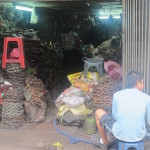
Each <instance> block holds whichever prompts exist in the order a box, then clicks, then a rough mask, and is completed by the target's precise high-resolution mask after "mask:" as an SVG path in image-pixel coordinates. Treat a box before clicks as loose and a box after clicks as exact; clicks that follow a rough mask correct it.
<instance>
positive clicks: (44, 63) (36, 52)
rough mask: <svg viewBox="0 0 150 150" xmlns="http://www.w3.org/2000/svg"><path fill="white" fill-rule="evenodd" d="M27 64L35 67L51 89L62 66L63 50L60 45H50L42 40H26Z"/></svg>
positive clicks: (38, 74)
mask: <svg viewBox="0 0 150 150" xmlns="http://www.w3.org/2000/svg"><path fill="white" fill-rule="evenodd" d="M24 47H25V55H26V60H27V66H28V67H31V68H35V71H36V73H37V76H38V77H39V78H40V79H41V80H42V81H43V82H44V83H45V84H46V85H47V87H48V88H49V89H50V88H52V87H54V86H55V85H56V84H57V82H58V78H56V76H57V75H59V74H60V71H61V68H62V58H63V55H62V51H61V49H60V48H59V47H50V46H48V45H46V44H44V43H41V42H40V41H31V40H26V39H25V40H24Z"/></svg>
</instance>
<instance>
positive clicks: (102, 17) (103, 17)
mask: <svg viewBox="0 0 150 150" xmlns="http://www.w3.org/2000/svg"><path fill="white" fill-rule="evenodd" d="M108 18H109V16H100V17H99V19H108Z"/></svg>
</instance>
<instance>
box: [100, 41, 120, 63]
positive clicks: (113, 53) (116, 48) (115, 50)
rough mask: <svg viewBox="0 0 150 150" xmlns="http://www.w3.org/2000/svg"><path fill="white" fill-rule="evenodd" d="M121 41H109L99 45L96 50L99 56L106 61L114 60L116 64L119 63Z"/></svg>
mask: <svg viewBox="0 0 150 150" xmlns="http://www.w3.org/2000/svg"><path fill="white" fill-rule="evenodd" d="M120 43H121V39H109V40H107V41H104V42H103V43H102V44H100V45H99V46H98V47H97V48H98V50H99V54H101V55H102V56H103V58H104V59H106V60H109V59H110V60H114V61H116V62H119V63H120V62H121V60H122V51H121V44H120Z"/></svg>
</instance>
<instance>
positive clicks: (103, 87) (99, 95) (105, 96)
mask: <svg viewBox="0 0 150 150" xmlns="http://www.w3.org/2000/svg"><path fill="white" fill-rule="evenodd" d="M117 90H118V83H117V82H116V81H114V80H112V79H111V77H109V76H107V75H105V76H103V77H101V78H100V82H99V84H98V85H93V92H92V100H93V103H94V104H95V105H96V106H98V107H100V106H102V107H108V106H111V104H112V98H113V94H114V93H115V92H116V91H117Z"/></svg>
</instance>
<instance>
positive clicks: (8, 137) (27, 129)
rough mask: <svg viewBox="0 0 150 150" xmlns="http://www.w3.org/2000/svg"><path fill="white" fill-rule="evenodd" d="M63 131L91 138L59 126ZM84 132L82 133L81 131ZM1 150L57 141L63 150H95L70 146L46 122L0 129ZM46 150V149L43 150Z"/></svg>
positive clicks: (148, 149)
mask: <svg viewBox="0 0 150 150" xmlns="http://www.w3.org/2000/svg"><path fill="white" fill-rule="evenodd" d="M59 128H60V129H61V130H64V131H67V132H68V133H69V134H71V135H73V136H75V137H80V138H84V139H87V140H90V137H89V136H88V135H86V134H85V133H84V132H83V129H78V128H76V127H64V126H59ZM81 130H82V131H81ZM0 135H1V136H0V150H37V146H36V145H37V144H39V143H42V144H44V145H52V144H53V143H56V142H57V141H60V143H61V144H63V150H78V149H79V150H93V149H96V150H97V149H98V148H94V147H93V146H92V145H89V144H84V143H78V144H70V142H69V140H68V138H66V137H64V136H63V135H61V134H59V133H58V132H56V131H55V129H54V126H53V122H51V123H49V121H45V122H43V123H40V124H38V125H31V124H25V125H24V126H22V127H20V128H19V129H15V130H8V129H2V128H1V129H0ZM42 150H46V149H42ZM48 150H51V149H48ZM145 150H150V143H146V144H145Z"/></svg>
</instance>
